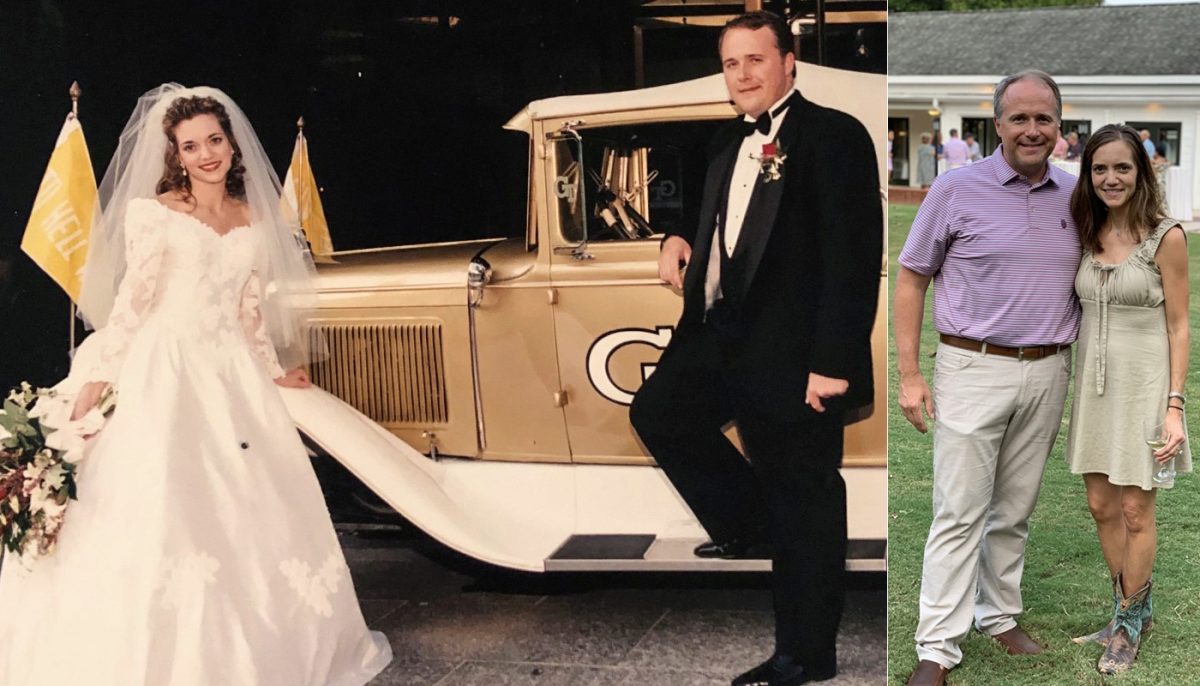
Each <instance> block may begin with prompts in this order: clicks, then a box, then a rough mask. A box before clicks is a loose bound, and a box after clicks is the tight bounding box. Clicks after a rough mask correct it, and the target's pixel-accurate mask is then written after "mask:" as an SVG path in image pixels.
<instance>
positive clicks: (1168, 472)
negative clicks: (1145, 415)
mask: <svg viewBox="0 0 1200 686" xmlns="http://www.w3.org/2000/svg"><path fill="white" fill-rule="evenodd" d="M1142 435H1143V436H1144V437H1145V439H1146V445H1148V446H1150V459H1151V460H1152V461H1153V464H1154V476H1153V477H1152V478H1151V481H1153V482H1154V484H1155V485H1156V486H1169V485H1171V484H1173V483H1175V456H1174V455H1172V456H1171V459H1169V460H1167V461H1166V462H1159V461H1157V460H1155V459H1154V453H1155V451H1157V450H1158V449H1159V448H1162V447H1163V446H1165V445H1166V444H1167V439H1166V438H1164V437H1163V423H1162V421H1160V420H1159V419H1146V420H1144V421H1143V422H1142Z"/></svg>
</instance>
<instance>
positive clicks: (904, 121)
mask: <svg viewBox="0 0 1200 686" xmlns="http://www.w3.org/2000/svg"><path fill="white" fill-rule="evenodd" d="M888 131H891V132H892V173H891V175H890V176H889V177H888V185H891V186H907V185H908V183H909V177H910V176H911V174H910V172H909V169H910V165H909V162H908V145H909V140H910V137H909V135H908V117H888Z"/></svg>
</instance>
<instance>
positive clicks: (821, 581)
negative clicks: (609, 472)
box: [630, 12, 883, 686]
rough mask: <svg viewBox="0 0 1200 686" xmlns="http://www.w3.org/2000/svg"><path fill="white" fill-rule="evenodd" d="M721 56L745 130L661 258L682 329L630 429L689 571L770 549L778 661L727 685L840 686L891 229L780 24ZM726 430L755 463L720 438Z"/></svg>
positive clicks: (730, 130)
mask: <svg viewBox="0 0 1200 686" xmlns="http://www.w3.org/2000/svg"><path fill="white" fill-rule="evenodd" d="M718 45H719V51H720V56H721V63H722V67H723V71H724V74H725V85H726V86H727V88H728V89H729V96H730V98H731V99H732V100H733V103H734V105H736V106H737V107H738V109H740V110H741V111H743V112H745V116H744V117H742V118H739V119H738V120H735V121H733V122H731V123H730V125H729V126H727V127H726V128H725V129H723V130H722V131H721V132H720V133H718V134H717V136H716V139H715V140H714V141H713V143H712V145H711V146H710V150H709V153H710V154H709V160H710V163H709V167H708V175H707V179H706V183H705V188H704V197H703V200H702V203H701V207H700V221H699V225H698V228H696V230H695V231H689V232H687V233H686V234H682V233H681V234H678V235H669V236H668V237H667V238H666V239H665V240H664V241H663V246H662V252H661V254H660V258H659V274H660V276H661V277H662V278H663V279H664V280H665V281H667V282H669V283H672V284H674V285H675V286H676V287H679V288H682V289H683V297H684V306H683V316H682V318H681V319H680V321H679V325H678V326H677V328H676V331H675V335H674V336H673V337H672V340H671V344H670V345H669V346H668V348H667V350H666V351H665V352H664V353H663V356H662V358H661V360H660V361H659V363H658V367H657V369H656V370H655V372H654V374H653V375H652V376H651V377H650V378H649V379H647V380H646V382H645V383H644V384H643V385H642V387H641V390H640V391H639V392H638V394H637V396H636V397H635V398H634V401H633V405H632V407H631V408H630V419H631V421H632V423H633V426H634V428H635V429H636V430H637V432H638V435H639V436H640V437H641V439H642V441H643V442H644V443H645V444H646V446H647V448H649V450H650V452H651V454H653V455H654V458H655V460H656V461H657V462H658V464H659V466H660V467H661V468H662V469H663V471H664V472H665V473H666V475H667V476H668V477H669V478H670V479H671V482H672V483H673V484H674V485H675V487H676V488H677V489H678V490H679V492H680V494H681V495H682V496H683V498H684V500H686V501H687V503H688V504H689V505H690V506H691V508H692V511H693V512H694V513H695V515H696V517H697V518H698V519H699V520H700V523H701V524H702V525H703V526H704V528H705V529H706V530H707V531H708V533H709V535H710V536H712V541H711V542H710V543H706V544H704V545H701V546H700V547H698V548H697V549H696V554H697V555H699V556H701V557H724V558H734V557H745V556H747V555H748V554H750V553H752V552H753V549H754V548H756V547H758V546H759V545H760V544H764V543H769V544H770V548H771V550H772V560H773V563H774V597H775V624H776V631H775V653H774V655H772V657H771V658H770V659H769V660H767V661H766V662H764V663H763V664H762V665H759V666H758V667H756V668H754V669H752V670H751V671H749V672H747V673H745V674H743V675H742V676H740V677H738V678H737V679H735V680H734V682H733V683H734V685H735V686H738V685H744V684H765V685H769V686H783V685H788V686H791V685H794V684H803V683H807V682H809V681H819V680H823V679H829V678H832V677H833V676H834V675H835V674H836V673H837V653H836V647H835V642H836V638H837V628H838V623H839V621H840V619H841V614H842V600H843V596H844V590H843V582H842V576H843V571H844V566H845V554H846V488H845V484H844V482H843V481H842V477H841V476H840V474H839V473H838V467H839V465H840V463H841V459H842V432H843V425H844V423H845V422H844V420H845V419H846V417H847V416H848V414H849V413H852V412H856V411H858V414H859V416H861V414H862V412H861V411H862V410H864V408H867V406H868V405H869V404H870V403H871V399H872V397H873V394H874V389H873V387H872V376H871V344H870V336H871V326H872V324H873V322H874V319H875V306H876V302H877V297H878V288H879V268H880V260H881V257H882V255H883V214H882V206H881V203H880V198H879V179H878V172H877V165H876V158H875V151H874V148H873V145H872V142H871V140H870V138H869V136H868V135H867V132H866V130H865V129H864V128H863V127H862V125H861V124H860V123H859V122H858V121H857V120H856V119H854V118H852V117H850V116H849V115H846V114H844V113H841V112H837V111H835V110H830V109H826V108H824V107H820V106H817V105H815V104H813V103H811V102H809V101H808V100H806V99H804V97H803V96H801V95H800V93H799V92H797V91H795V90H794V64H795V56H794V55H793V54H792V49H791V45H792V34H791V31H790V30H789V29H788V26H787V24H786V23H785V22H784V21H783V20H782V19H780V18H779V17H777V16H775V15H773V14H770V13H767V12H752V13H749V14H745V15H742V16H740V17H737V18H735V19H733V20H731V21H730V22H729V23H728V24H726V25H725V28H724V29H723V30H722V32H721V37H720V40H719V43H718ZM681 264H687V265H690V266H689V268H688V269H687V270H686V273H685V275H683V274H681V273H680V265H681ZM730 421H736V422H737V426H738V431H739V434H740V436H741V439H742V443H743V445H744V447H745V450H746V453H747V455H748V457H749V460H747V459H745V458H743V457H742V456H741V454H740V453H739V452H738V451H737V450H736V449H735V448H734V446H733V445H732V444H731V443H730V442H729V441H728V440H726V438H725V437H724V435H723V434H722V432H721V429H722V427H723V426H724V425H726V424H728V423H729V422H730Z"/></svg>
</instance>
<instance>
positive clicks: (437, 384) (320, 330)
mask: <svg viewBox="0 0 1200 686" xmlns="http://www.w3.org/2000/svg"><path fill="white" fill-rule="evenodd" d="M321 338H324V345H325V346H326V347H327V348H328V351H329V357H328V358H327V359H326V360H324V361H322V362H319V363H317V364H314V365H313V366H312V380H313V383H314V384H316V385H318V386H320V387H321V388H324V389H325V390H327V391H329V392H330V393H332V394H333V395H336V396H337V397H339V398H341V399H342V400H344V401H346V402H347V403H349V404H350V405H352V406H354V407H355V408H356V409H357V410H358V411H359V412H362V413H363V414H365V415H367V416H368V417H370V418H371V419H374V420H375V421H377V422H379V423H380V424H383V425H388V424H392V425H407V424H418V425H422V426H424V425H428V424H444V423H446V414H447V403H446V375H445V367H444V361H443V356H442V326H441V324H439V323H436V322H405V323H395V324H355V323H333V322H325V323H321V324H318V325H316V326H315V327H314V343H315V344H316V345H314V350H316V349H319V345H320V343H319V341H320V340H321Z"/></svg>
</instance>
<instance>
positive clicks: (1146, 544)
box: [887, 0, 1200, 686]
mask: <svg viewBox="0 0 1200 686" xmlns="http://www.w3.org/2000/svg"><path fill="white" fill-rule="evenodd" d="M889 12H890V14H889V17H888V140H889V142H890V151H891V152H890V158H889V180H888V197H889V200H890V202H889V205H888V228H889V231H888V253H889V275H890V277H891V278H890V283H891V287H892V292H891V297H890V312H889V316H890V324H891V326H890V335H891V347H890V351H889V352H890V355H891V358H890V362H889V377H890V383H889V386H890V388H889V393H890V394H889V409H888V430H889V431H888V438H889V445H888V468H889V479H888V485H889V489H888V501H889V502H888V510H889V531H888V534H889V535H888V547H889V549H888V552H889V555H888V678H887V683H888V684H891V685H903V684H907V685H908V686H931V685H932V686H938V685H942V684H953V685H955V686H966V685H968V684H975V685H984V684H986V685H996V686H1017V685H1023V684H1034V683H1036V684H1062V685H1064V686H1065V685H1071V684H1104V683H1110V676H1111V675H1120V676H1119V677H1118V678H1119V682H1118V681H1111V683H1122V684H1176V683H1178V684H1190V683H1197V677H1196V675H1195V670H1194V668H1193V667H1192V662H1193V661H1192V658H1191V650H1192V646H1194V645H1195V644H1196V642H1197V640H1200V604H1198V603H1197V599H1196V594H1195V589H1196V588H1197V587H1200V567H1198V564H1197V563H1198V561H1200V560H1198V558H1197V553H1196V551H1197V550H1200V529H1197V527H1196V526H1195V525H1194V523H1193V513H1194V512H1196V511H1197V508H1198V507H1200V495H1198V492H1197V489H1196V483H1195V480H1194V477H1193V475H1192V471H1193V468H1192V453H1191V448H1190V446H1191V439H1192V438H1193V437H1194V436H1195V434H1194V432H1192V431H1189V429H1188V421H1187V418H1186V415H1187V413H1188V411H1189V410H1188V409H1187V408H1188V405H1187V400H1188V397H1189V396H1193V397H1194V396H1195V394H1196V393H1198V392H1200V385H1198V383H1197V381H1196V374H1195V372H1194V371H1193V370H1194V369H1195V363H1194V362H1193V361H1192V360H1194V359H1195V357H1196V356H1195V355H1193V354H1192V351H1193V350H1194V349H1195V348H1194V346H1195V341H1193V340H1192V339H1191V337H1190V331H1191V326H1190V322H1192V321H1196V309H1195V308H1196V305H1195V299H1194V298H1191V299H1190V301H1189V295H1190V292H1191V291H1192V290H1194V288H1193V284H1195V283H1197V282H1196V280H1195V279H1196V270H1194V269H1191V266H1192V265H1193V262H1192V258H1193V257H1194V256H1196V255H1197V254H1200V241H1198V240H1196V237H1195V236H1193V235H1191V234H1194V233H1195V232H1197V231H1198V230H1200V221H1197V217H1196V211H1195V205H1194V203H1193V200H1192V199H1193V197H1195V196H1196V195H1198V194H1200V173H1198V171H1200V165H1197V162H1198V161H1200V145H1198V144H1197V141H1200V139H1198V138H1197V135H1198V133H1200V51H1198V50H1197V48H1196V47H1195V46H1196V43H1195V39H1194V38H1195V37H1194V33H1195V29H1196V27H1197V26H1200V4H1196V3H1161V2H1160V3H1149V2H1147V3H1143V2H1129V1H1128V0H1126V1H1122V2H1111V1H1105V2H1065V3H1064V2H1036V1H1035V2H1021V3H1015V2H1014V3H1007V2H995V3H992V2H988V3H971V2H960V3H944V4H943V3H940V2H939V3H930V2H925V1H924V0H916V1H909V0H901V1H900V2H892V3H891V4H890V6H889Z"/></svg>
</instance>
